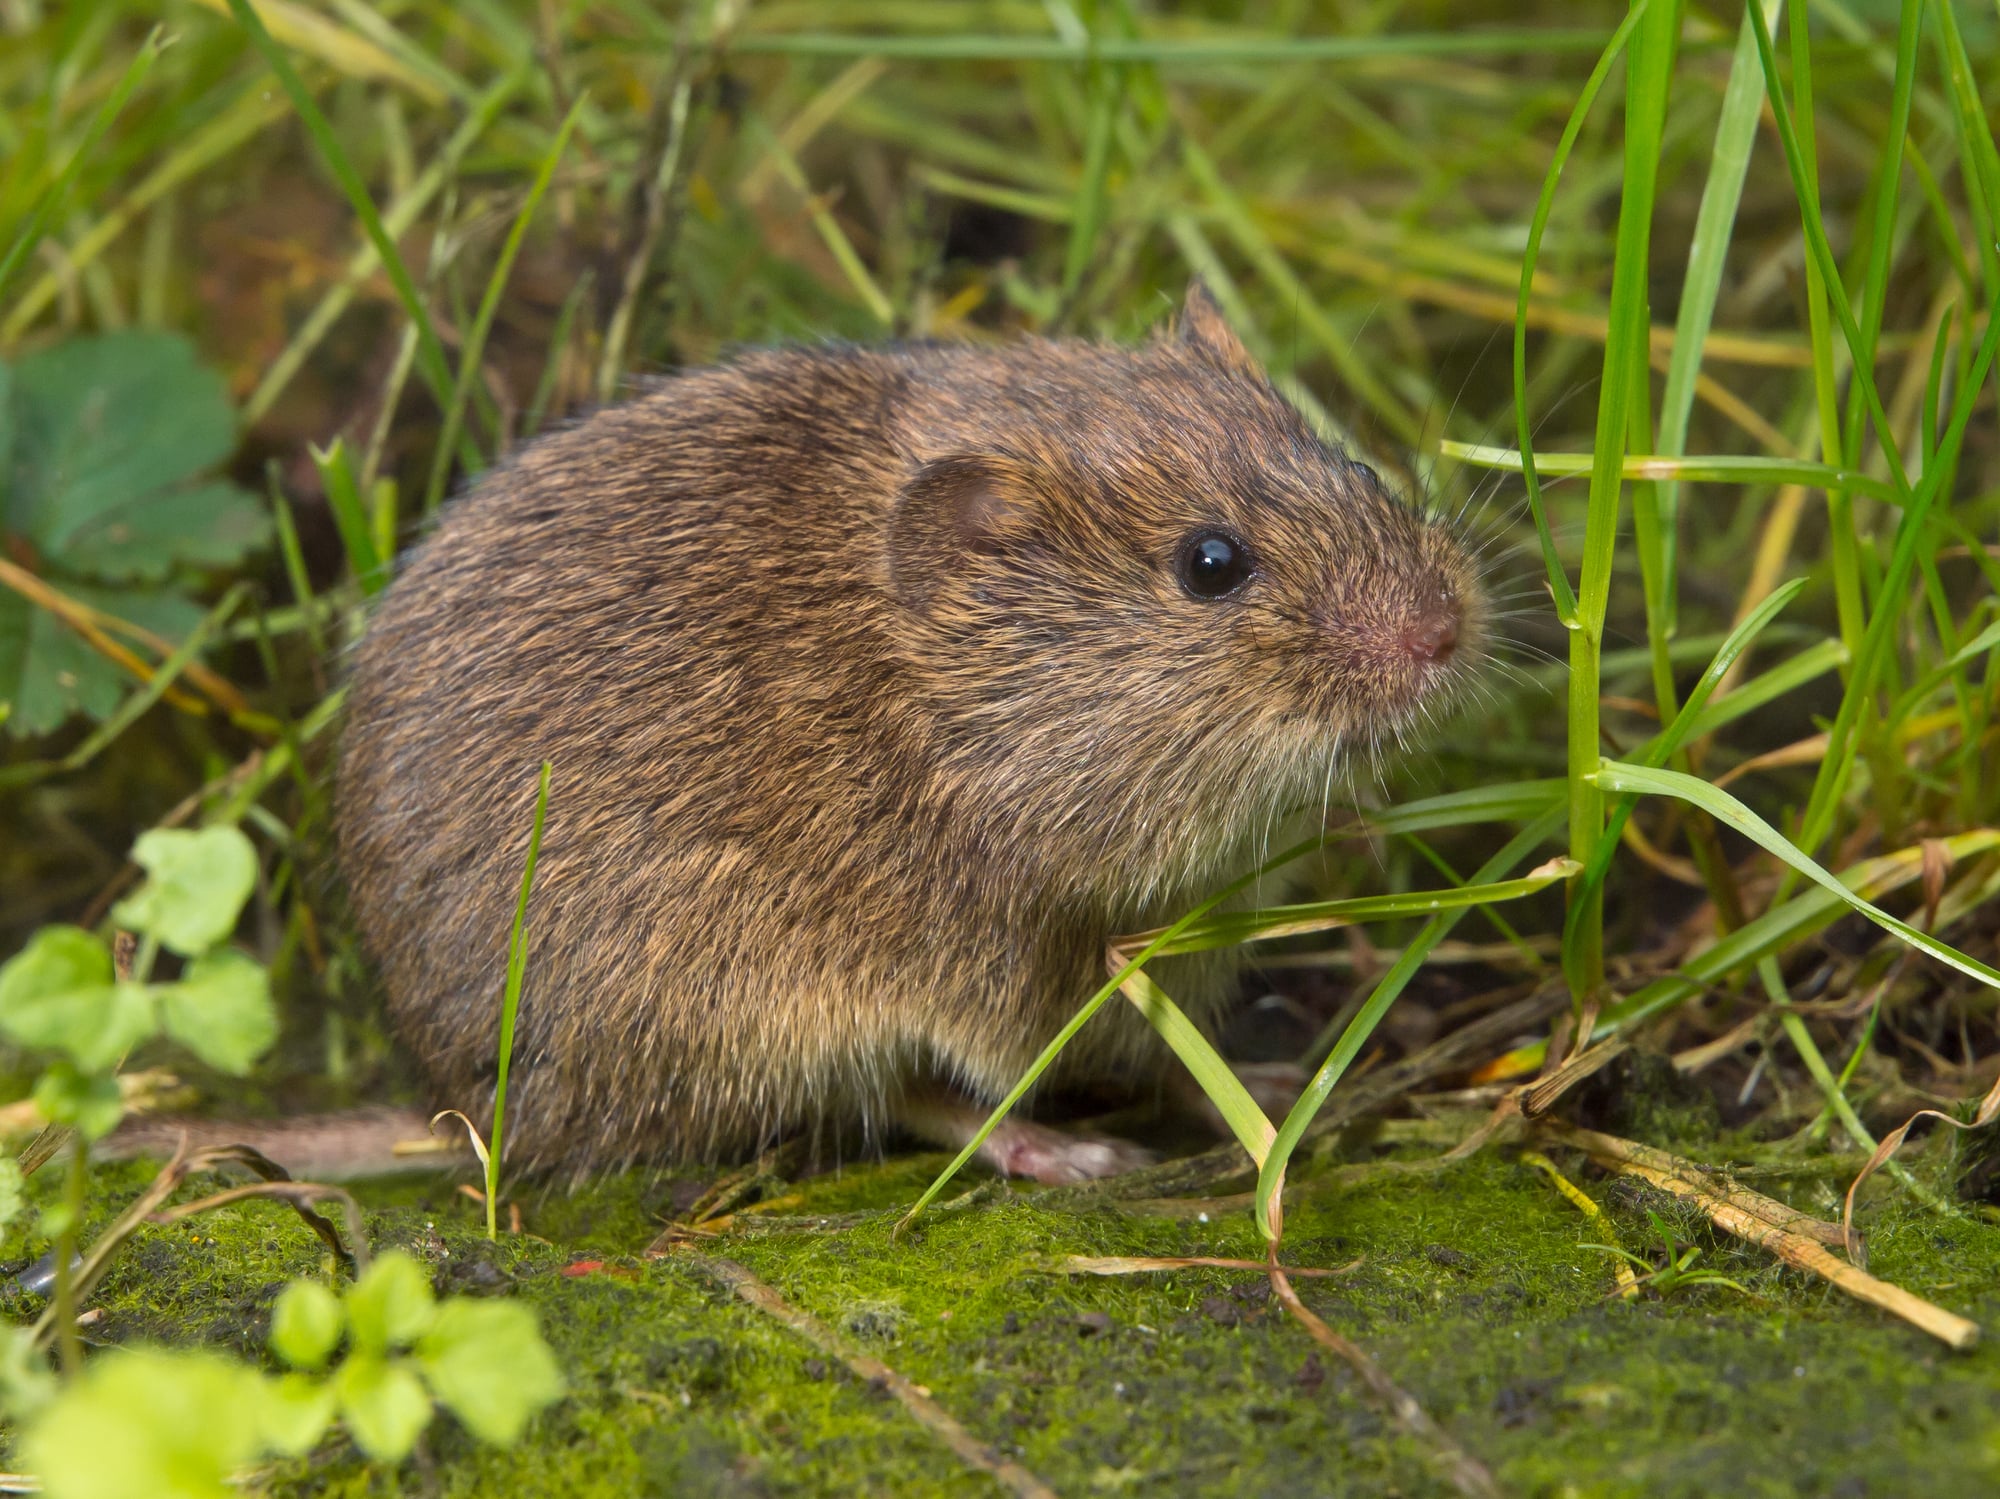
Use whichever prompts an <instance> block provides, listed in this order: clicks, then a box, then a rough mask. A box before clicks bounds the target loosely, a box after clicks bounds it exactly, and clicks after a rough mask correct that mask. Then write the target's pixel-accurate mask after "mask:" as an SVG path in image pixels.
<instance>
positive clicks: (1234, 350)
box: [1174, 276, 1264, 380]
mask: <svg viewBox="0 0 2000 1499" xmlns="http://www.w3.org/2000/svg"><path fill="white" fill-rule="evenodd" d="M1174 336H1175V337H1176V338H1178V339H1179V340H1180V343H1181V346H1182V347H1183V348H1186V349H1192V350H1194V351H1195V352H1196V353H1199V354H1201V355H1202V356H1203V357H1204V358H1206V359H1209V360H1211V361H1213V362H1214V363H1216V364H1219V365H1221V366H1222V367H1223V368H1224V369H1226V370H1234V371H1236V372H1237V373H1238V374H1244V375H1250V376H1253V377H1255V378H1256V379H1259V380H1261V379H1263V378H1264V367H1263V366H1262V365H1260V364H1259V363H1258V362H1257V361H1256V359H1255V358H1253V357H1252V356H1251V353H1250V351H1249V350H1248V349H1246V348H1244V347H1243V340H1242V339H1240V338H1238V337H1237V336H1236V330H1235V329H1233V328H1231V327H1230V326H1229V320H1228V319H1227V318H1225V317H1224V316H1223V315H1222V309H1221V308H1220V307H1218V306H1216V303H1215V297H1214V296H1213V294H1211V293H1210V291H1209V289H1208V287H1207V286H1206V285H1205V284H1204V283H1203V281H1202V279H1201V278H1200V277H1199V276H1197V277H1195V279H1194V280H1192V281H1190V282H1188V289H1187V300H1186V301H1185V302H1183V303H1182V304H1181V315H1180V317H1179V318H1177V319H1176V320H1175V322H1174Z"/></svg>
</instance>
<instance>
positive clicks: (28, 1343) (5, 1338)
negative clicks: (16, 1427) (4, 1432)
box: [0, 1327, 56, 1422]
mask: <svg viewBox="0 0 2000 1499" xmlns="http://www.w3.org/2000/svg"><path fill="white" fill-rule="evenodd" d="M55 1396H56V1377H55V1374H54V1373H53V1372H52V1371H51V1370H50V1369H49V1361H48V1359H47V1357H46V1356H44V1354H43V1353H42V1352H41V1350H40V1349H38V1348H36V1347H35V1334H34V1330H33V1329H32V1328H27V1327H0V1410H5V1411H6V1412H7V1415H8V1418H9V1419H10V1420H13V1421H15V1422H28V1421H33V1420H34V1419H35V1417H36V1416H37V1415H39V1414H40V1413H41V1412H42V1411H43V1410H44V1409H45V1408H46V1407H47V1406H48V1403H49V1402H50V1401H51V1400H53V1399H55Z"/></svg>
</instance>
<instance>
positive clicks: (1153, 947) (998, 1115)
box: [897, 838, 1322, 1232]
mask: <svg viewBox="0 0 2000 1499" xmlns="http://www.w3.org/2000/svg"><path fill="white" fill-rule="evenodd" d="M1321 842H1322V840H1321V839H1319V838H1308V839H1306V840H1304V841H1303V842H1300V843H1296V844H1294V845H1292V847H1290V848H1288V849H1286V850H1285V851H1284V852H1283V853H1281V854H1279V855H1278V856H1277V857H1276V858H1273V859H1268V860H1266V861H1265V862H1264V863H1263V864H1261V865H1260V866H1258V867H1257V868H1256V869H1253V870H1251V871H1250V872H1249V873H1248V874H1246V875H1244V876H1243V877H1242V878H1241V879H1239V880H1237V881H1236V882H1235V883H1234V884H1231V885H1227V886H1225V887H1224V888H1223V889H1221V890H1219V891H1217V892H1216V893H1215V894H1214V895H1211V896H1210V897H1209V898H1208V899H1207V900H1205V901H1203V902H1202V903H1201V904H1200V905H1198V906H1196V907H1194V909H1193V910H1191V911H1189V912H1188V913H1187V915H1185V916H1183V917H1182V918H1181V919H1180V920H1179V921H1177V922H1175V923H1174V924H1173V925H1172V926H1170V927H1167V928H1165V929H1163V930H1162V931H1161V932H1160V933H1159V935H1158V936H1156V937H1154V938H1153V939H1152V940H1151V941H1150V942H1148V943H1147V944H1146V945H1145V946H1144V947H1142V948H1140V949H1139V950H1138V951H1137V952H1135V953H1134V954H1133V955H1132V956H1131V957H1130V958H1129V959H1127V960H1126V962H1125V964H1124V965H1123V966H1122V967H1120V968H1119V969H1118V971H1117V972H1116V973H1114V974H1112V975H1111V980H1110V982H1109V983H1107V984H1105V986H1104V987H1103V988H1101V989H1099V990H1098V991H1097V992H1096V993H1095V994H1093V995H1091V996H1090V998H1089V999H1087V1000H1085V1001H1084V1003H1083V1005H1082V1007H1081V1008H1079V1009H1078V1010H1077V1012H1076V1013H1075V1014H1074V1015H1072V1016H1070V1018H1069V1019H1068V1020H1067V1021H1065V1022H1064V1023H1063V1026H1062V1028H1061V1029H1060V1030H1058V1031H1057V1032H1056V1033H1055V1035H1054V1036H1053V1037H1051V1038H1050V1040H1049V1044H1048V1045H1046V1046H1044V1047H1043V1048H1042V1049H1041V1052H1040V1053H1039V1054H1038V1055H1037V1056H1036V1057H1035V1060H1034V1061H1032V1062H1030V1063H1029V1064H1028V1069H1027V1071H1025V1072H1023V1073H1022V1074H1021V1076H1020V1078H1019V1079H1018V1080H1017V1081H1016V1082H1015V1084H1014V1086H1013V1087H1012V1088H1010V1089H1008V1090H1007V1094H1006V1096H1005V1097H1004V1098H1002V1099H1001V1100H1000V1102H999V1103H997V1104H995V1105H994V1106H993V1112H992V1113H990V1114H988V1115H987V1116H986V1122H985V1123H984V1124H982V1125H980V1126H979V1130H978V1132H977V1133H976V1134H974V1135H973V1137H972V1138H971V1139H970V1140H968V1141H966V1143H965V1148H964V1149H963V1150H961V1151H959V1153H958V1154H957V1155H956V1156H955V1157H953V1158H952V1160H951V1162H950V1164H949V1165H947V1166H946V1167H945V1168H944V1170H942V1171H940V1172H939V1173H938V1174H937V1177H936V1179H935V1180H934V1181H932V1182H931V1184H930V1185H929V1186H928V1187H926V1188H924V1192H923V1195H922V1196H921V1197H919V1198H918V1199H917V1200H916V1201H915V1202H914V1203H912V1204H910V1210H909V1211H908V1212H907V1213H905V1214H903V1216H902V1218H901V1220H900V1221H899V1222H898V1224H897V1231H898V1232H900V1231H901V1230H902V1228H903V1227H905V1226H907V1225H908V1224H910V1223H912V1222H914V1221H915V1220H916V1218H917V1215H918V1214H920V1213H921V1212H923V1210H924V1209H925V1208H927V1207H929V1206H930V1204H931V1203H932V1202H933V1201H935V1200H936V1198H937V1195H938V1193H940V1192H942V1191H943V1190H944V1189H945V1187H946V1186H947V1185H948V1184H949V1183H950V1181H951V1179H952V1178H953V1177H954V1176H957V1175H958V1173H959V1172H960V1171H961V1170H962V1169H964V1167H965V1165H966V1164H967V1163H968V1162H969V1161H971V1159H972V1158H973V1157H974V1156H975V1155H977V1154H979V1147H980V1146H982V1145H984V1144H985V1143H986V1138H987V1136H989V1135H991V1134H992V1133H993V1131H994V1130H996V1129H998V1128H999V1127H1000V1124H1001V1121H1002V1120H1004V1119H1005V1118H1006V1117H1007V1116H1008V1114H1010V1113H1011V1112H1013V1108H1014V1105H1015V1104H1017V1103H1019V1102H1020V1101H1021V1100H1022V1099H1023V1098H1025V1097H1026V1096H1027V1093H1028V1090H1029V1089H1030V1088H1032V1087H1034V1085H1035V1083H1036V1082H1037V1081H1038V1080H1039V1079H1040V1078H1041V1075H1042V1074H1043V1073H1044V1072H1046V1071H1048V1070H1049V1067H1050V1065H1051V1064H1053V1063H1054V1061H1055V1059H1056V1058H1057V1057H1058V1056H1060V1055H1061V1054H1062V1049H1063V1048H1064V1047H1065V1046H1067V1045H1069V1043H1070V1041H1071V1040H1072V1039H1073V1038H1074V1037H1075V1035H1076V1033H1077V1032H1078V1031H1080V1030H1082V1029H1083V1028H1084V1026H1085V1025H1086V1024H1088V1023H1089V1021H1090V1019H1091V1017H1092V1016H1094V1015H1095V1014H1096V1013H1097V1012H1098V1011H1099V1010H1101V1009H1103V1008H1104V1003H1105V1001H1106V1000H1108V999H1110V998H1111V996H1112V995H1114V994H1116V993H1118V991H1119V990H1120V989H1121V988H1122V987H1123V986H1124V984H1125V981H1126V980H1127V979H1129V978H1131V977H1132V975H1133V974H1135V973H1137V972H1139V970H1140V969H1141V968H1143V967H1144V966H1145V965H1146V963H1147V962H1148V961H1150V960H1151V959H1152V958H1153V957H1154V956H1155V955H1156V954H1157V953H1158V952H1159V951H1160V948H1161V947H1162V946H1163V945H1164V944H1165V943H1167V942H1170V941H1172V940H1173V939H1174V938H1175V937H1178V936H1179V935H1180V934H1181V933H1182V932H1184V931H1186V930H1187V929H1188V928H1189V927H1190V926H1193V925H1194V924H1195V923H1196V922H1197V921H1199V920H1201V918H1202V917H1204V916H1206V915H1207V914H1208V913H1209V912H1210V911H1213V910H1214V909H1215V908H1216V907H1217V906H1219V905H1221V904H1222V903H1223V902H1224V901H1226V900H1228V899H1229V898H1230V897H1231V896H1233V895H1236V894H1237V893H1238V892H1240V891H1243V890H1246V889H1248V888H1249V887H1250V885H1251V884H1252V883H1253V882H1255V881H1257V880H1260V879H1262V878H1263V877H1264V876H1265V875H1267V874H1270V873H1271V872H1272V871H1274V870H1278V869H1283V868H1284V867H1285V866H1286V865H1287V864H1289V863H1291V862H1292V860H1294V859H1296V858H1298V857H1300V856H1301V855H1303V854H1306V853H1309V852H1310V851H1311V850H1313V849H1315V848H1317V847H1318V846H1319V845H1320V843H1321Z"/></svg>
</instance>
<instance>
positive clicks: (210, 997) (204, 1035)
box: [156, 948, 278, 1077]
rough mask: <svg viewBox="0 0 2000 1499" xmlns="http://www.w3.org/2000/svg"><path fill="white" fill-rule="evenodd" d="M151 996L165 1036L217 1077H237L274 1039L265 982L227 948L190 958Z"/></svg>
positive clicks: (258, 969)
mask: <svg viewBox="0 0 2000 1499" xmlns="http://www.w3.org/2000/svg"><path fill="white" fill-rule="evenodd" d="M156 992H157V993H158V994H159V996H160V1019H161V1022H162V1023H163V1024H164V1025H165V1027H166V1032H167V1034H168V1035H170V1036H172V1037H173V1038H174V1039H175V1040H176V1041H178V1042H180V1043H181V1045H183V1046H185V1047H186V1048H187V1049H188V1050H189V1051H191V1052H193V1053H194V1054H195V1055H196V1056H198V1057H200V1058H201V1059H202V1060H203V1061H204V1062H206V1063H208V1065H209V1066H211V1067H214V1068H216V1069H218V1070H219V1071H222V1072H227V1073H230V1074H231V1075H233V1076H236V1077H241V1076H242V1075H243V1074H244V1073H246V1072H248V1071H249V1070H250V1065H251V1063H253V1062H255V1061H256V1060H257V1058H259V1057H260V1056H262V1055H263V1054H264V1053H265V1052H266V1051H268V1050H270V1047H271V1043H272V1042H273V1041H275V1040H277V1039H278V1012H277V1010H276V1009H275V1008H274V1007H273V1006H272V1004H271V984H270V979H269V977H268V976H267V975H266V974H265V972H264V968H263V965H261V964H259V963H257V962H255V961H254V960H252V959H251V958H249V957H248V956H246V955H245V954H243V953H240V952H237V951H236V950H234V949H233V948H224V949H222V950H221V951H220V952H212V953H209V954H207V955H206V956H205V957H200V958H196V959H195V960H194V961H193V962H192V963H190V964H189V965H188V969H187V973H186V975H185V976H184V977H183V978H182V979H181V981H180V982H179V983H177V984H167V985H164V986H163V987H161V988H160V989H158V990H157V991H156Z"/></svg>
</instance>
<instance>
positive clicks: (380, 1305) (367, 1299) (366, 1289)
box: [347, 1249, 437, 1354]
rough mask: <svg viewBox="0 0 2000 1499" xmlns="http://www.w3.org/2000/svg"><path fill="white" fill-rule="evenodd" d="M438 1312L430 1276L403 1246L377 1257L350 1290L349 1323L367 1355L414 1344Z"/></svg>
mask: <svg viewBox="0 0 2000 1499" xmlns="http://www.w3.org/2000/svg"><path fill="white" fill-rule="evenodd" d="M436 1315H437V1302H436V1301H435V1300H434V1299H433V1298H432V1296H431V1282H430V1277H429V1276H428V1275H426V1274H425V1273H424V1268H423V1266H421V1265H419V1264H418V1263H417V1262H416V1261H415V1260H414V1259H412V1258H411V1257H410V1256H409V1255H407V1254H405V1253H404V1252H403V1251H402V1250H400V1249H392V1250H390V1251H389V1253H387V1254H385V1255H383V1256H382V1257H381V1258H380V1259H378V1260H376V1261H375V1263H374V1264H372V1265H370V1266H369V1267H368V1269H367V1271H366V1272H365V1273H364V1274H363V1275H362V1277H361V1279H360V1280H358V1281H356V1282H355V1283H354V1286H353V1289H351V1290H350V1291H348V1293H347V1325H348V1327H349V1329H350V1330H351V1331H352V1332H353V1334H354V1346H355V1349H356V1350H357V1351H358V1352H360V1353H364V1354H379V1353H387V1352H388V1351H389V1350H391V1349H393V1348H401V1347H404V1346H406V1345H408V1344H410V1343H414V1342H415V1341H416V1340H417V1339H418V1338H420V1337H422V1336H423V1334H424V1332H425V1331H426V1330H427V1329H428V1328H429V1327H430V1325H431V1319H432V1318H434V1317H435V1316H436Z"/></svg>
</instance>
